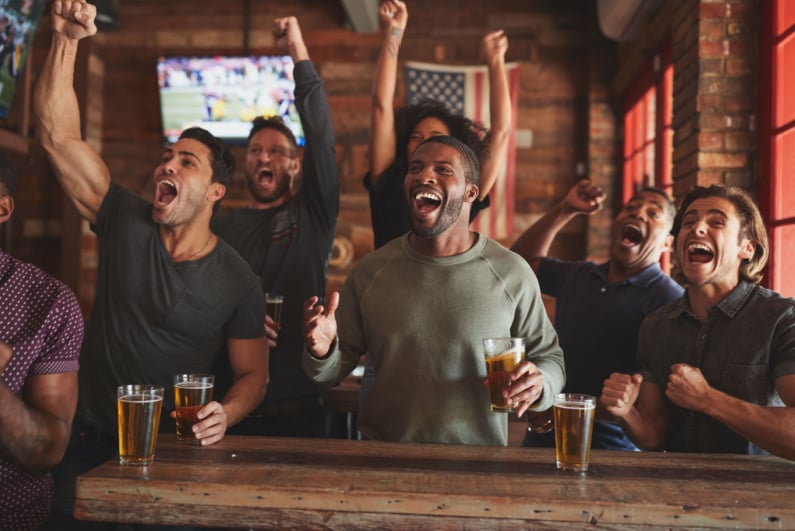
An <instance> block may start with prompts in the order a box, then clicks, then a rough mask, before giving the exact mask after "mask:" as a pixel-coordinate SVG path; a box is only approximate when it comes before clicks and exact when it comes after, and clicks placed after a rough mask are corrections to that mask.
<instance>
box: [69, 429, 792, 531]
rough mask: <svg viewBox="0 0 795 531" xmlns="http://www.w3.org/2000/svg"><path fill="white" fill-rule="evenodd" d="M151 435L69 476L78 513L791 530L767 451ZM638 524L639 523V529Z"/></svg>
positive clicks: (368, 523) (788, 507)
mask: <svg viewBox="0 0 795 531" xmlns="http://www.w3.org/2000/svg"><path fill="white" fill-rule="evenodd" d="M554 460H555V455H554V450H551V449H540V448H518V447H483V446H444V445H424V444H395V443H383V442H375V441H346V440H338V439H288V438H268V437H251V436H249V437H246V436H228V437H226V438H224V440H223V441H221V442H220V443H218V444H216V445H213V446H209V447H204V448H201V447H192V446H185V445H180V444H177V443H176V441H175V440H174V435H173V434H169V435H161V436H160V438H159V440H158V443H157V452H156V455H155V462H154V463H153V464H151V465H149V466H147V467H135V466H121V465H119V464H118V462H117V461H109V462H107V463H105V464H103V465H101V466H99V467H97V468H95V469H94V470H91V471H90V472H88V473H86V474H84V475H82V476H80V477H79V478H78V480H77V499H76V506H75V515H76V516H77V517H78V518H79V519H84V520H99V521H113V522H129V523H148V524H169V525H177V524H180V525H198V526H219V527H227V528H232V527H234V528H256V529H266V528H267V529H285V528H301V529H311V528H324V529H352V528H356V529H361V528H381V529H386V528H389V529H398V528H402V529H408V528H413V529H417V528H424V529H461V528H464V527H468V528H474V529H490V528H517V527H525V528H527V527H544V528H549V529H583V528H585V527H588V528H591V527H601V528H605V527H606V528H610V529H633V528H641V527H643V526H649V527H651V528H661V527H664V528H677V527H679V528H687V529H729V528H739V529H795V463H793V462H790V461H787V460H784V459H780V458H777V457H768V456H744V455H727V454H669V453H653V452H648V453H646V452H644V453H630V452H616V451H593V452H592V454H591V464H590V469H589V470H588V472H587V474H585V475H579V474H575V473H571V472H564V471H558V470H557V469H556V468H555V464H554ZM647 528H648V527H647Z"/></svg>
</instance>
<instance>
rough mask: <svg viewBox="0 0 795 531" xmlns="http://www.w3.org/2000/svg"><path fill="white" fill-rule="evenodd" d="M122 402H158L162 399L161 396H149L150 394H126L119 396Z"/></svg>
mask: <svg viewBox="0 0 795 531" xmlns="http://www.w3.org/2000/svg"><path fill="white" fill-rule="evenodd" d="M119 400H121V401H122V402H133V403H149V402H160V401H162V400H163V397H162V396H150V395H127V396H123V397H121V398H119Z"/></svg>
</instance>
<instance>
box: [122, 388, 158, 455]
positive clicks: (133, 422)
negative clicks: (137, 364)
mask: <svg viewBox="0 0 795 531" xmlns="http://www.w3.org/2000/svg"><path fill="white" fill-rule="evenodd" d="M116 405H117V409H118V413H119V417H118V418H119V462H120V463H121V464H122V465H148V464H149V463H151V462H152V461H153V460H154V458H155V443H156V442H157V430H158V427H159V426H160V411H161V410H162V409H163V388H162V387H159V386H155V385H120V386H119V387H118V388H117V389H116Z"/></svg>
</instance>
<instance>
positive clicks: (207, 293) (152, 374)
mask: <svg viewBox="0 0 795 531" xmlns="http://www.w3.org/2000/svg"><path fill="white" fill-rule="evenodd" d="M95 16H96V8H95V7H94V6H93V5H91V4H88V3H86V2H83V1H77V2H72V3H70V4H66V3H61V2H55V3H54V4H53V7H52V25H53V38H52V43H51V46H50V51H49V54H48V57H47V61H46V62H45V65H44V68H43V70H42V73H41V76H40V78H39V82H38V84H37V86H36V92H35V111H36V113H37V115H38V118H39V127H38V134H39V140H40V142H41V145H42V146H43V147H44V149H45V151H46V152H47V156H48V158H49V160H50V163H51V164H52V166H53V169H54V171H55V175H56V177H57V178H58V180H59V182H60V183H61V186H62V187H63V189H64V192H65V193H66V194H67V195H68V196H69V198H70V199H71V200H72V202H73V203H74V205H75V206H76V207H77V210H78V212H79V214H80V215H81V216H82V217H83V218H84V219H86V220H87V221H88V222H89V223H90V224H91V226H92V229H93V230H94V232H95V233H96V234H97V238H98V250H99V262H98V271H97V291H96V295H95V300H94V305H93V308H92V312H91V317H90V318H89V321H88V324H87V327H86V336H85V342H84V345H83V348H82V350H81V365H82V366H81V371H80V375H79V381H80V391H79V393H80V396H79V400H78V411H77V417H76V419H75V422H74V425H73V429H72V440H71V441H70V445H69V449H68V450H67V455H66V457H65V459H64V462H63V464H62V465H61V467H59V469H58V471H57V472H58V475H57V476H56V489H57V490H58V491H59V492H61V493H63V496H64V498H65V499H67V500H68V499H69V498H70V497H71V493H70V492H69V490H70V487H73V483H74V476H75V475H76V474H79V473H81V472H82V471H85V470H86V469H87V468H89V467H91V466H93V465H95V464H97V460H99V461H100V462H101V460H104V459H107V458H108V457H111V456H112V455H113V453H115V452H114V446H115V443H116V435H115V434H116V421H115V408H114V405H115V401H116V394H115V389H116V386H118V385H124V384H153V385H160V386H164V387H167V388H168V389H171V386H172V382H173V375H174V374H175V373H177V372H210V371H211V370H212V369H213V367H214V365H215V363H216V361H217V360H218V359H219V358H223V357H228V359H229V365H230V367H231V372H232V375H233V384H232V385H231V388H230V389H229V390H228V391H227V392H226V393H225V394H224V395H223V396H215V397H214V398H215V400H213V401H212V402H210V403H209V404H207V405H205V406H204V407H203V408H202V409H201V410H199V412H198V417H199V419H201V420H200V421H199V422H197V423H196V424H195V425H194V428H193V430H194V434H195V436H196V438H197V439H198V440H199V441H200V442H201V444H202V445H209V444H213V443H215V442H217V441H219V440H221V439H222V438H223V436H224V434H225V433H226V430H227V428H228V426H231V425H233V424H235V423H237V422H239V421H240V420H241V419H243V418H244V417H245V416H246V415H247V414H248V413H249V412H250V411H251V410H252V409H253V408H254V407H255V406H256V405H257V404H259V403H260V402H261V401H262V398H263V396H264V394H265V388H266V385H267V381H268V367H267V356H268V348H267V342H266V339H265V334H264V331H263V329H262V322H263V319H264V314H265V310H264V302H263V301H262V297H261V291H262V288H261V285H260V282H259V279H258V278H257V277H256V276H255V275H254V274H253V273H252V272H251V270H250V268H249V267H248V265H247V264H246V263H245V262H244V261H243V260H242V259H241V258H240V256H239V255H238V254H237V253H236V252H235V251H234V250H232V249H231V248H230V247H229V246H228V245H226V244H225V243H224V242H223V241H221V240H220V239H219V238H218V237H217V236H216V235H215V234H213V233H212V232H211V230H210V218H211V217H212V212H213V208H214V206H215V204H216V203H217V202H218V201H219V200H220V199H221V198H222V197H223V196H224V194H225V193H226V188H227V186H228V185H229V184H230V182H231V177H232V173H233V170H234V158H233V157H232V155H231V153H230V152H229V149H228V148H227V147H226V146H225V145H224V143H223V142H221V141H220V140H219V139H217V138H215V137H214V136H213V135H211V134H210V133H208V132H207V131H205V130H203V129H200V128H189V129H186V130H185V131H184V132H183V133H182V135H181V136H180V138H179V140H178V141H177V142H176V143H175V144H173V145H172V146H170V147H168V148H167V149H166V150H165V151H164V153H163V155H162V157H161V159H160V164H159V165H158V166H157V168H156V169H155V171H154V183H155V187H154V202H153V203H149V202H147V201H144V200H143V199H140V198H138V197H137V196H135V195H134V194H132V193H130V192H129V191H126V190H124V189H123V188H121V187H120V186H118V185H117V184H116V183H114V182H112V181H111V177H110V173H109V170H108V167H107V166H106V165H105V163H104V162H103V161H102V160H101V159H100V157H99V156H98V155H97V153H96V152H95V151H94V150H93V148H92V147H91V146H90V145H89V144H88V143H86V142H85V141H84V140H83V139H82V137H81V132H80V114H79V111H78V106H77V99H76V97H75V93H74V89H73V87H72V79H73V77H74V66H75V65H74V63H75V56H76V54H77V46H78V42H79V40H80V39H82V38H84V37H88V36H90V35H93V34H94V33H95V32H96V26H95V25H94V17H95ZM172 395H173V393H166V398H165V400H164V408H163V409H164V410H165V411H169V410H173V400H172V398H173V396H172ZM168 418H169V417H166V420H168ZM62 487H63V489H62ZM59 505H60V504H59ZM64 509H65V511H66V512H67V513H68V512H69V507H68V505H67V506H65V507H64Z"/></svg>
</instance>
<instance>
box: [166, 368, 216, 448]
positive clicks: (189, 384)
mask: <svg viewBox="0 0 795 531" xmlns="http://www.w3.org/2000/svg"><path fill="white" fill-rule="evenodd" d="M214 385H215V377H214V376H211V375H209V374H177V375H175V376H174V405H175V406H176V411H177V442H181V443H186V444H201V442H200V441H199V440H198V439H197V438H196V436H195V435H194V433H193V425H194V424H196V423H197V422H198V421H199V419H198V417H197V416H196V414H197V413H198V412H199V410H200V409H201V408H202V407H204V406H206V405H207V404H208V403H209V402H210V401H211V400H212V399H213V387H214Z"/></svg>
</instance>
